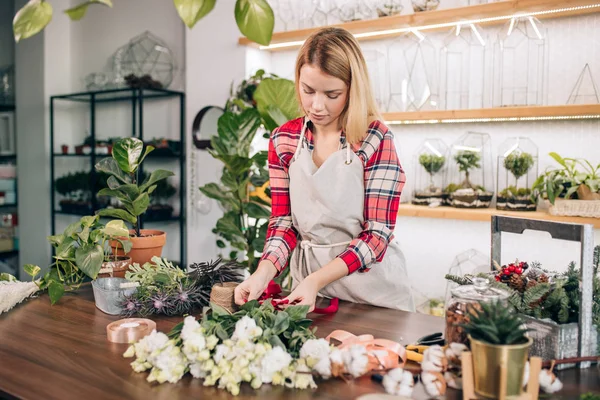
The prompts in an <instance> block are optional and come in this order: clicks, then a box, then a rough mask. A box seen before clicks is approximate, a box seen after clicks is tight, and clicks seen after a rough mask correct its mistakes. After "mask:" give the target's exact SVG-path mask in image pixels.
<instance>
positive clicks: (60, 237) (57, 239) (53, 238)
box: [46, 234, 65, 247]
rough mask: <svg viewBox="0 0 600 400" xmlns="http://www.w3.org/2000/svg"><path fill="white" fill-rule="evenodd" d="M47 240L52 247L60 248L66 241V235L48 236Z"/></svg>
mask: <svg viewBox="0 0 600 400" xmlns="http://www.w3.org/2000/svg"><path fill="white" fill-rule="evenodd" d="M46 239H48V241H49V242H50V244H51V245H53V246H55V247H58V246H60V244H61V243H62V242H63V240H65V235H64V234H60V235H52V236H47V237H46Z"/></svg>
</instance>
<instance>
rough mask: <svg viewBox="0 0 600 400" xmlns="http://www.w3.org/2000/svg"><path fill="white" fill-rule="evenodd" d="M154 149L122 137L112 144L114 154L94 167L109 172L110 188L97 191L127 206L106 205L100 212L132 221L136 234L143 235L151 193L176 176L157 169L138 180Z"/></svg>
mask: <svg viewBox="0 0 600 400" xmlns="http://www.w3.org/2000/svg"><path fill="white" fill-rule="evenodd" d="M152 150H154V147H152V146H146V150H145V151H144V144H143V142H142V141H141V140H139V139H137V138H133V137H129V138H124V139H120V140H118V141H117V142H116V143H115V144H114V145H113V150H112V157H111V158H104V159H102V160H101V161H100V162H98V163H97V164H96V166H95V168H96V171H98V172H103V173H106V174H108V175H109V178H108V180H107V184H108V188H104V189H102V190H100V192H99V193H98V194H99V195H101V196H111V197H115V198H117V199H118V200H119V201H120V202H121V204H122V205H123V207H124V209H120V208H105V209H102V210H99V211H98V215H100V216H104V217H112V218H119V219H122V220H123V221H126V222H129V223H130V224H132V225H133V226H134V229H135V234H136V236H140V235H141V232H140V216H141V215H142V214H144V213H145V212H146V210H147V209H148V205H149V204H150V195H151V194H152V192H153V191H154V190H155V189H156V186H157V184H158V182H160V181H161V180H163V179H166V178H168V177H170V176H173V175H174V174H173V173H172V172H171V171H166V170H163V169H157V170H155V171H152V173H151V174H150V176H148V178H147V179H145V180H144V181H143V182H142V183H141V184H140V183H139V180H138V177H139V167H140V165H141V164H142V162H143V161H144V158H146V156H147V155H148V154H149V153H150V152H151V151H152Z"/></svg>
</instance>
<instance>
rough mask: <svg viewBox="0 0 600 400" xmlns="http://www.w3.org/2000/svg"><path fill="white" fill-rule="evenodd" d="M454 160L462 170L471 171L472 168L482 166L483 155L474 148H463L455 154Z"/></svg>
mask: <svg viewBox="0 0 600 400" xmlns="http://www.w3.org/2000/svg"><path fill="white" fill-rule="evenodd" d="M454 161H456V164H458V169H459V170H460V171H461V172H469V170H471V169H475V168H481V164H480V163H479V162H480V161H481V155H480V154H479V153H478V152H476V151H472V150H462V151H459V152H458V153H456V154H455V155H454Z"/></svg>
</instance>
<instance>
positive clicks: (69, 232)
mask: <svg viewBox="0 0 600 400" xmlns="http://www.w3.org/2000/svg"><path fill="white" fill-rule="evenodd" d="M80 229H81V221H76V222H73V223H71V224H69V225H68V226H67V227H66V228H65V230H64V232H63V235H65V237H71V236H73V235H74V234H75V233H76V232H78V231H79V230H80Z"/></svg>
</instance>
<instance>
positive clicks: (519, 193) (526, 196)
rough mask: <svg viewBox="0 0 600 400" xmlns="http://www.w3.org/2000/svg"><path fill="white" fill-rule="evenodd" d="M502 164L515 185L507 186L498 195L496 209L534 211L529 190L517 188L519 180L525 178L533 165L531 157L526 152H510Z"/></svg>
mask: <svg viewBox="0 0 600 400" xmlns="http://www.w3.org/2000/svg"><path fill="white" fill-rule="evenodd" d="M503 164H504V168H505V169H506V170H507V171H509V172H510V173H511V175H512V176H513V177H514V179H515V185H514V186H508V187H506V188H505V189H503V190H502V191H500V192H499V193H498V202H497V205H496V208H498V209H499V210H507V209H510V210H515V211H535V209H536V204H535V202H533V201H531V189H529V188H526V187H519V179H520V178H522V177H523V176H525V175H526V174H527V173H528V172H529V170H531V168H532V167H533V166H534V164H535V160H534V158H533V156H532V155H531V154H529V153H526V152H521V153H517V152H512V153H510V154H509V155H508V156H506V157H505V158H504V163H503ZM508 204H510V206H509V205H508Z"/></svg>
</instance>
